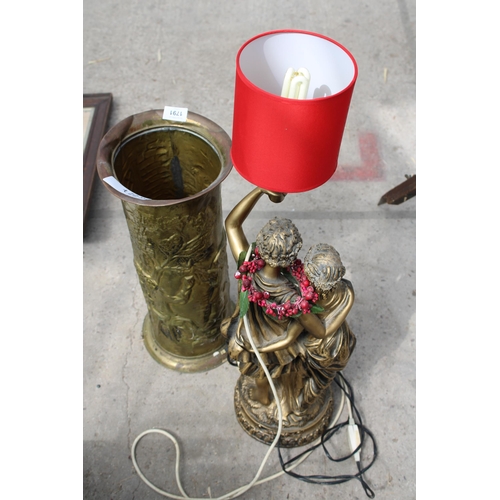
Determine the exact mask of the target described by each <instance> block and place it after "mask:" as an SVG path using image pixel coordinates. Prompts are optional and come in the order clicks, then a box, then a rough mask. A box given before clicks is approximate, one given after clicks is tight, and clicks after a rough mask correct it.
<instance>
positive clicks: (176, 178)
mask: <svg viewBox="0 0 500 500" xmlns="http://www.w3.org/2000/svg"><path fill="white" fill-rule="evenodd" d="M229 148H230V140H229V137H228V136H227V134H225V132H224V131H223V130H222V129H220V127H218V126H217V125H215V124H214V123H213V122H211V121H209V120H207V119H206V118H204V117H201V116H199V115H196V114H194V113H189V114H188V121H187V122H183V123H179V124H177V123H176V124H173V123H172V122H169V121H165V120H163V119H162V115H161V111H150V112H146V113H142V114H140V115H135V116H133V117H130V118H128V119H126V120H124V121H123V122H121V123H119V124H118V125H117V126H116V127H114V128H113V129H112V130H110V132H108V134H106V136H105V137H104V139H103V141H102V143H101V147H100V154H99V156H98V172H99V176H100V178H101V179H103V178H105V177H107V176H109V175H113V176H115V177H116V178H117V179H118V181H120V183H121V184H122V185H123V186H125V188H127V189H129V190H130V191H132V192H133V193H136V194H137V195H140V196H143V197H146V198H150V199H149V200H141V199H137V198H134V197H133V196H130V195H127V194H124V193H122V192H120V191H118V190H116V189H115V188H112V187H111V186H109V185H108V184H107V183H106V182H104V185H105V186H106V188H107V189H108V190H110V191H111V192H112V193H113V194H114V195H115V196H117V197H119V198H120V199H121V201H122V205H123V210H124V213H125V217H126V221H127V224H128V229H129V232H130V239H131V242H132V249H133V254H134V264H135V268H136V270H137V274H138V277H139V281H140V284H141V287H142V291H143V294H144V298H145V300H146V304H147V307H148V314H147V315H146V318H145V320H144V325H143V337H144V342H145V346H146V348H147V349H148V351H149V353H150V354H151V355H152V357H153V358H154V359H156V360H157V361H158V362H160V363H161V364H163V365H164V366H166V367H168V368H172V369H175V370H178V371H184V372H197V371H204V370H207V369H210V368H214V367H216V366H219V365H220V364H221V363H223V362H224V361H225V358H226V357H225V354H222V353H220V351H221V350H222V349H223V346H224V337H223V336H222V335H221V334H220V323H221V320H222V319H223V318H224V317H225V316H227V314H228V311H229V310H230V308H231V302H230V299H229V280H228V266H227V253H226V234H225V231H224V228H223V224H222V207H221V186H220V184H221V182H222V180H223V179H224V178H225V177H226V176H227V175H228V174H229V172H230V170H231V163H230V160H229Z"/></svg>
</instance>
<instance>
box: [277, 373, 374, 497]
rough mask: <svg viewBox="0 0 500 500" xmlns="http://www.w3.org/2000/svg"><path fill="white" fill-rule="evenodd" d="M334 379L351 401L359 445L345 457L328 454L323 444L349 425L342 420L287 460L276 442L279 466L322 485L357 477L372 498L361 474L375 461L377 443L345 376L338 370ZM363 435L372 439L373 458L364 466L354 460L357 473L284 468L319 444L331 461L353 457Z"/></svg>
mask: <svg viewBox="0 0 500 500" xmlns="http://www.w3.org/2000/svg"><path fill="white" fill-rule="evenodd" d="M337 377H340V378H341V379H342V382H343V384H345V386H346V387H347V388H348V390H347V391H346V389H345V387H344V385H342V384H341V383H340V382H339V381H338V380H337ZM334 380H335V383H336V384H337V385H338V386H339V387H340V388H341V389H342V391H344V393H345V395H346V396H347V398H348V399H349V402H350V403H351V407H352V410H353V412H354V413H355V414H356V417H357V420H358V422H357V424H356V425H357V426H358V428H359V429H360V444H359V446H358V447H357V448H356V449H355V450H353V451H352V452H351V453H350V454H349V455H347V456H345V457H341V458H334V457H332V455H331V454H330V452H329V451H328V449H327V448H326V446H325V444H326V442H327V441H329V440H330V439H331V437H332V436H333V435H334V434H336V433H337V432H338V431H339V430H340V429H342V428H343V427H345V426H347V425H349V423H350V422H349V420H347V421H345V422H342V423H340V424H337V425H335V426H333V427H331V428H328V429H326V430H325V431H324V432H323V434H322V436H321V442H320V443H318V444H316V445H314V446H311V447H310V448H308V449H307V450H305V451H303V452H302V453H300V454H299V455H297V456H295V457H293V458H291V459H290V460H288V461H287V462H284V461H283V457H282V455H281V447H280V446H279V444H278V455H279V459H280V464H281V468H282V469H283V471H284V472H285V473H286V474H288V475H289V476H292V477H295V478H296V479H299V480H300V481H304V482H306V483H313V484H323V485H336V484H342V483H345V482H347V481H351V480H352V479H357V480H358V481H360V483H361V485H362V486H363V489H364V490H365V493H366V496H367V497H368V498H374V497H375V493H374V492H373V490H372V489H371V488H370V487H369V486H368V484H367V483H366V481H365V480H364V478H363V474H364V473H365V472H366V471H367V470H368V469H369V468H370V467H371V466H372V465H373V464H374V462H375V460H376V458H377V455H378V449H377V443H376V441H375V437H374V436H373V434H372V432H371V431H370V430H369V429H368V428H367V427H365V426H364V425H363V421H362V419H361V415H360V414H359V411H358V409H357V408H356V406H355V404H354V393H353V391H352V387H351V385H350V384H349V383H348V382H347V380H346V379H345V377H344V376H343V375H342V373H340V372H339V373H337V376H336V377H335V379H334ZM365 435H368V436H369V437H370V439H371V440H372V443H373V458H372V460H371V462H370V463H369V464H368V465H367V466H366V467H362V465H361V458H360V460H359V461H357V460H356V464H357V466H358V473H357V474H353V475H338V476H323V475H309V476H304V475H301V474H297V473H295V472H292V471H288V470H287V469H286V467H287V466H288V465H291V464H293V463H294V462H296V461H297V460H299V459H300V458H301V457H302V456H303V455H305V454H306V453H310V452H312V451H314V450H316V448H319V447H320V446H322V447H323V450H324V451H325V454H326V456H327V458H328V459H329V460H331V461H333V462H342V461H344V460H347V459H348V458H350V457H353V456H354V454H355V453H357V452H359V451H360V450H361V449H362V448H363V444H364V441H365Z"/></svg>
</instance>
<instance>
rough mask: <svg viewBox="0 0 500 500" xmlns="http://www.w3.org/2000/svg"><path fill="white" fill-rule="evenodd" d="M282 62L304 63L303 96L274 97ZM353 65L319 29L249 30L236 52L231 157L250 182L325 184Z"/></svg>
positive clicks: (283, 187) (295, 186)
mask: <svg viewBox="0 0 500 500" xmlns="http://www.w3.org/2000/svg"><path fill="white" fill-rule="evenodd" d="M288 67H293V68H300V67H304V68H307V69H308V70H309V72H310V74H311V83H310V86H309V92H308V95H307V98H306V99H300V100H299V99H289V98H285V97H281V87H282V84H283V78H284V76H285V73H286V70H287V69H288ZM357 74H358V69H357V65H356V61H355V60H354V58H353V57H352V55H351V54H350V53H349V52H348V51H347V50H346V49H345V48H344V47H342V46H341V45H340V44H338V43H337V42H335V41H334V40H331V39H330V38H327V37H325V36H323V35H318V34H316V33H310V32H306V31H295V30H283V31H271V32H267V33H263V34H261V35H257V36H256V37H254V38H252V39H251V40H249V41H248V42H246V43H245V44H244V45H243V46H242V47H241V48H240V50H239V51H238V55H237V57H236V84H235V97H234V116H233V133H232V135H233V137H232V148H231V158H232V161H233V164H234V167H235V168H236V170H237V171H238V172H239V173H240V174H241V175H242V176H243V177H244V178H245V179H246V180H248V181H249V182H251V183H252V184H254V185H256V186H258V187H261V188H264V189H269V190H271V191H277V192H282V193H297V192H302V191H308V190H311V189H314V188H316V187H318V186H320V185H322V184H323V183H325V182H326V181H327V180H328V179H330V177H331V176H332V175H333V173H334V172H335V170H336V168H337V160H338V155H339V150H340V144H341V142H342V135H343V132H344V126H345V122H346V120H347V113H348V110H349V105H350V102H351V96H352V92H353V89H354V84H355V82H356V78H357Z"/></svg>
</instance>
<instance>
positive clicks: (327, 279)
mask: <svg viewBox="0 0 500 500" xmlns="http://www.w3.org/2000/svg"><path fill="white" fill-rule="evenodd" d="M304 272H305V273H306V275H307V277H308V279H309V281H311V282H312V284H313V285H314V288H315V289H316V290H317V291H318V292H320V293H326V292H329V291H330V290H332V289H333V288H334V287H335V286H336V284H337V283H338V282H339V281H340V280H341V279H342V278H343V276H344V274H345V267H344V265H343V264H342V261H341V260H340V255H339V253H338V252H337V250H335V248H333V247H332V246H331V245H328V244H326V243H319V244H318V245H314V246H312V247H311V248H310V249H309V251H308V252H307V254H306V256H305V258H304Z"/></svg>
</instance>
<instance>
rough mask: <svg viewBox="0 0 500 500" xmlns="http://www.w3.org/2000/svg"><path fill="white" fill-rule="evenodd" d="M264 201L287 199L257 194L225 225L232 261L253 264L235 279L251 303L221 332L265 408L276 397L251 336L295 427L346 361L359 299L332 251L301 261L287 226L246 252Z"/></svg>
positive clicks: (275, 222) (271, 227) (266, 232)
mask: <svg viewBox="0 0 500 500" xmlns="http://www.w3.org/2000/svg"><path fill="white" fill-rule="evenodd" d="M263 194H267V195H268V196H269V199H270V200H271V201H273V202H275V203H277V202H281V201H282V200H283V199H284V196H285V195H283V194H279V193H273V192H270V191H266V190H264V189H260V188H256V189H254V190H253V191H252V192H251V193H249V194H248V195H247V196H246V197H245V198H243V200H241V202H240V203H238V205H237V206H236V207H235V208H234V209H233V210H232V212H231V213H230V214H229V216H228V217H227V219H226V232H227V237H228V241H229V245H230V247H231V252H232V255H233V257H234V258H235V260H236V262H238V261H239V262H241V261H242V257H241V256H242V255H247V258H248V259H250V260H251V262H247V263H245V264H243V266H242V267H241V268H240V269H239V270H238V271H237V274H236V277H237V278H239V280H240V285H239V289H240V293H245V300H246V302H245V301H243V302H242V301H241V300H240V302H239V305H238V306H237V308H236V310H235V312H234V314H233V315H232V316H231V317H230V318H227V319H226V320H224V321H223V324H222V332H223V334H224V335H225V336H226V337H227V340H228V351H229V356H230V357H231V358H232V360H234V361H235V362H236V363H237V364H238V367H239V369H240V372H241V374H242V375H244V376H247V377H249V379H248V380H250V381H251V383H252V388H251V390H250V398H251V399H252V400H253V402H254V403H255V404H258V405H262V406H264V407H266V406H269V405H271V404H272V403H273V396H272V392H271V390H270V386H269V382H268V380H267V378H266V376H265V372H264V370H263V369H262V367H261V366H260V364H259V362H258V360H257V357H256V355H255V353H254V351H253V348H252V346H251V344H250V342H249V339H248V335H251V336H252V339H253V341H254V344H255V346H256V348H257V350H258V351H259V353H260V355H261V357H262V359H263V361H264V363H265V365H266V367H267V368H268V370H269V372H270V374H271V377H272V378H273V382H274V383H275V386H276V389H277V391H278V395H279V398H280V403H281V407H282V411H283V419H284V420H285V421H287V422H289V423H290V424H291V423H293V422H294V421H300V418H301V415H303V414H304V413H306V412H307V409H308V408H309V407H310V406H311V405H312V404H313V403H314V402H315V401H316V400H317V398H319V397H321V395H322V394H323V392H324V391H325V390H326V389H327V387H328V386H329V385H330V384H331V382H332V381H333V378H334V377H335V374H336V373H337V371H340V370H342V369H343V368H344V367H345V365H346V363H347V361H348V360H349V357H350V355H351V353H352V351H353V349H354V347H355V344H356V338H355V337H354V335H353V333H352V332H351V330H350V328H349V326H348V324H347V322H346V317H347V314H348V313H349V311H350V309H351V307H352V304H353V301H354V292H353V289H352V285H351V283H350V282H349V281H348V280H346V279H343V276H344V273H345V268H344V266H343V265H342V262H341V260H340V256H339V254H338V253H337V251H336V250H335V249H334V248H333V247H332V246H330V245H327V244H319V245H315V246H313V247H311V249H310V250H309V251H308V253H307V255H306V256H305V258H304V262H303V263H302V262H301V261H300V260H298V259H297V255H298V252H299V250H300V249H301V247H302V238H301V236H300V234H299V232H298V230H297V228H296V227H295V225H294V224H293V223H292V222H291V221H290V220H288V219H282V218H275V219H272V220H270V221H269V222H268V223H267V224H266V225H265V226H264V227H263V228H262V230H261V231H260V232H259V234H258V235H257V238H256V241H255V244H256V245H255V250H254V251H253V253H249V252H248V249H249V247H250V243H249V242H248V240H247V238H246V236H245V234H244V232H243V229H242V224H243V222H244V221H245V219H246V218H247V216H248V215H249V213H250V212H251V210H252V209H253V208H254V206H255V204H256V203H257V201H258V200H259V199H260V197H261V196H262V195H263ZM250 255H251V257H249V256H250ZM241 304H244V306H245V314H246V316H247V319H248V321H246V324H247V326H248V329H249V331H247V329H246V328H245V322H244V321H243V318H242V314H241V312H242V311H241V310H240V308H241Z"/></svg>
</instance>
